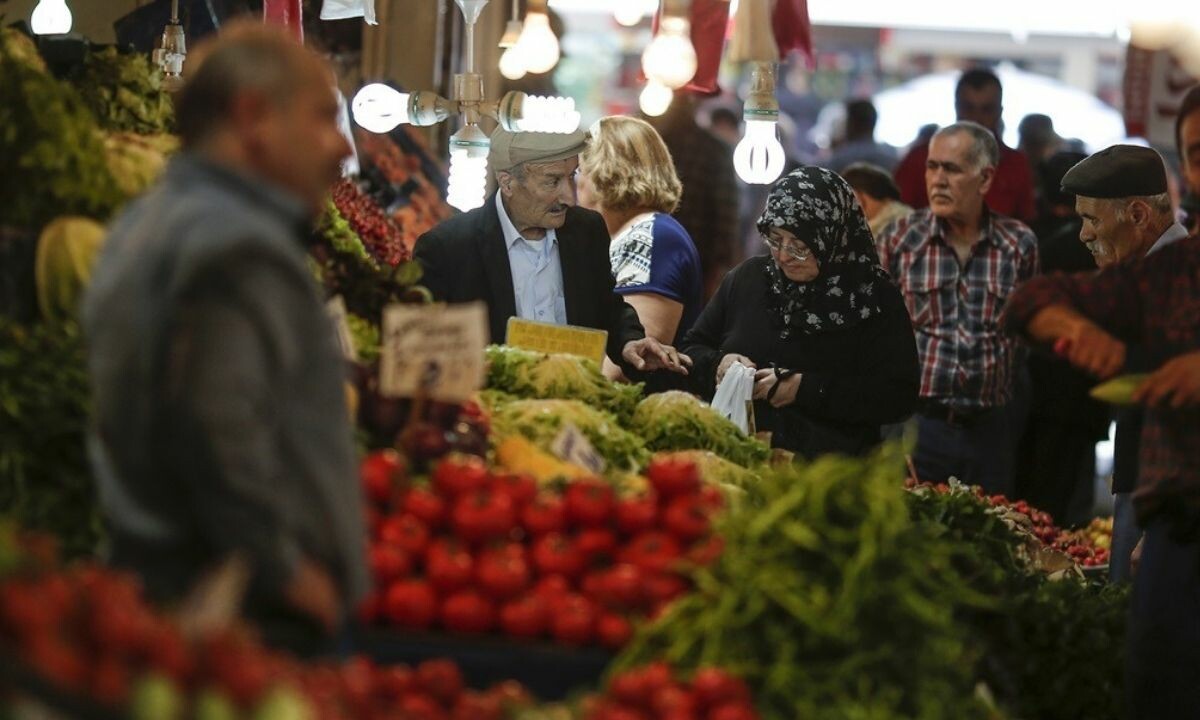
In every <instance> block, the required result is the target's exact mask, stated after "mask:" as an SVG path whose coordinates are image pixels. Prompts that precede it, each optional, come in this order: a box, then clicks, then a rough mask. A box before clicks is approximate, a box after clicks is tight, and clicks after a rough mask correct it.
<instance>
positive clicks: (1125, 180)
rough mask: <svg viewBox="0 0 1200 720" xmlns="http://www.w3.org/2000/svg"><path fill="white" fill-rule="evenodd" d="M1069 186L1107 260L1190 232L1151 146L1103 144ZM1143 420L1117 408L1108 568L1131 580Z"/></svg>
mask: <svg viewBox="0 0 1200 720" xmlns="http://www.w3.org/2000/svg"><path fill="white" fill-rule="evenodd" d="M1062 189H1063V191H1064V192H1069V193H1074V194H1075V208H1076V210H1078V212H1079V216H1080V217H1081V218H1082V219H1083V226H1082V228H1081V229H1080V231H1079V239H1080V240H1081V241H1082V242H1083V243H1084V244H1085V245H1086V246H1087V248H1088V250H1090V251H1091V252H1092V255H1093V257H1095V258H1096V264H1097V265H1098V266H1100V267H1101V268H1104V267H1108V266H1110V265H1113V264H1115V263H1124V262H1131V261H1135V260H1140V259H1142V258H1144V257H1146V256H1147V255H1150V254H1151V253H1154V252H1156V251H1158V250H1161V249H1162V248H1164V247H1166V246H1167V245H1170V244H1171V243H1173V242H1176V241H1178V240H1182V239H1183V238H1185V237H1187V235H1188V233H1187V230H1186V229H1184V227H1183V226H1182V225H1180V224H1179V223H1177V222H1175V214H1174V210H1173V208H1172V207H1171V198H1170V196H1169V195H1168V194H1167V170H1166V167H1165V166H1164V165H1163V161H1162V157H1161V156H1159V154H1158V152H1156V151H1154V150H1152V149H1150V148H1145V147H1138V146H1135V145H1114V146H1112V147H1110V148H1107V149H1104V150H1101V151H1100V152H1098V153H1096V154H1095V155H1092V156H1091V157H1089V158H1087V159H1085V160H1083V161H1082V162H1080V163H1079V164H1078V165H1076V166H1074V167H1073V168H1071V169H1070V170H1069V171H1067V174H1066V175H1064V176H1063V180H1062ZM1148 369H1150V368H1148V367H1146V365H1145V363H1144V361H1143V359H1142V358H1140V357H1138V356H1137V353H1134V354H1133V355H1132V356H1131V357H1130V358H1129V362H1128V370H1129V371H1130V372H1143V371H1145V370H1148ZM1142 425H1143V411H1142V409H1141V408H1129V409H1125V410H1122V411H1120V412H1119V413H1118V414H1117V437H1116V448H1115V452H1114V457H1113V486H1112V489H1113V493H1114V494H1115V496H1116V497H1115V502H1114V512H1113V543H1112V559H1111V564H1110V572H1109V577H1110V578H1111V579H1112V581H1113V582H1127V581H1128V580H1129V569H1130V555H1131V554H1132V552H1133V548H1134V546H1135V545H1136V544H1137V541H1138V538H1139V536H1140V535H1141V533H1140V531H1139V530H1138V527H1137V522H1136V519H1135V517H1134V512H1133V504H1132V500H1131V495H1132V493H1133V489H1134V486H1135V485H1136V483H1137V477H1138V471H1139V463H1138V454H1139V449H1140V446H1141V436H1142Z"/></svg>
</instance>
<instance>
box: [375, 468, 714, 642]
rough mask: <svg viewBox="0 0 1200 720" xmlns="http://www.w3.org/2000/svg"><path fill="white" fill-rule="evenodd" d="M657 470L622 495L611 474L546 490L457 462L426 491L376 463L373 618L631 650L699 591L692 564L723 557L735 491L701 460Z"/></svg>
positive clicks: (435, 474) (440, 471)
mask: <svg viewBox="0 0 1200 720" xmlns="http://www.w3.org/2000/svg"><path fill="white" fill-rule="evenodd" d="M646 475H647V478H648V480H649V484H650V486H651V489H650V490H648V491H646V492H644V493H641V494H637V495H632V496H629V497H618V496H617V494H616V493H615V492H614V490H613V488H612V487H611V486H610V485H609V484H608V483H606V482H604V481H603V480H599V479H586V480H577V481H573V482H571V483H569V484H567V485H565V486H564V487H563V488H561V489H545V488H539V487H538V486H537V484H536V483H535V482H534V481H533V480H532V479H530V478H528V477H525V476H520V475H509V474H503V473H493V472H491V471H490V470H489V468H488V467H487V466H486V465H485V464H484V463H483V461H482V460H480V459H479V458H476V457H471V456H450V457H447V458H445V459H443V460H442V461H441V462H440V463H438V464H437V465H436V466H435V467H434V468H433V471H432V474H431V477H430V481H429V483H428V485H427V486H424V485H416V484H413V483H410V482H409V480H408V478H407V477H406V471H405V466H404V461H403V459H402V457H401V456H399V455H397V454H396V453H392V452H381V453H375V454H373V455H371V456H369V457H367V458H366V459H365V460H364V462H363V464H362V479H363V483H364V487H365V490H366V494H367V496H368V498H369V500H370V502H369V505H370V508H369V510H368V513H369V518H368V520H369V524H370V527H371V537H372V541H371V548H370V565H371V570H372V573H373V575H374V578H375V583H376V591H375V593H374V594H373V595H372V597H371V598H369V599H368V601H367V603H366V604H365V605H364V607H363V609H362V617H363V619H365V620H367V621H369V622H375V623H382V624H391V625H396V626H400V627H404V628H411V629H426V628H435V627H436V628H441V629H443V630H445V631H448V632H451V633H460V634H482V633H492V632H499V633H502V634H504V635H507V636H512V637H516V638H528V639H533V638H546V637H548V638H551V639H553V640H554V641H555V642H558V643H563V644H569V645H590V644H599V645H602V646H604V647H608V648H612V649H616V648H620V647H621V646H623V645H624V644H625V643H626V642H627V641H628V640H629V638H630V636H631V634H632V631H633V622H635V621H637V620H638V619H640V618H642V617H646V616H654V615H655V614H656V613H658V612H660V611H661V610H662V609H663V608H664V607H665V606H666V605H667V604H668V603H669V602H671V601H672V600H674V599H675V598H677V597H679V596H680V595H681V594H683V593H685V592H687V591H688V589H689V585H688V582H687V580H686V579H685V576H684V575H683V574H682V572H681V571H682V570H684V569H686V568H687V567H688V566H695V565H706V564H708V563H711V562H712V561H713V560H715V559H716V558H717V557H718V556H719V554H720V552H721V540H720V538H719V537H718V536H716V535H714V534H713V533H712V531H711V518H712V517H713V516H714V515H715V514H716V513H717V512H718V511H719V510H720V508H721V507H722V504H723V497H722V495H721V493H720V491H718V490H716V489H715V488H711V487H705V486H703V485H702V484H701V482H700V477H699V474H698V471H697V469H696V466H695V465H694V464H693V463H690V462H679V461H673V460H667V461H657V462H653V463H651V464H650V466H649V467H648V468H647V471H646Z"/></svg>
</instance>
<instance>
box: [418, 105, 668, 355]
mask: <svg viewBox="0 0 1200 720" xmlns="http://www.w3.org/2000/svg"><path fill="white" fill-rule="evenodd" d="M586 140H587V134H586V133H584V132H574V133H566V134H558V133H534V132H517V133H514V132H508V131H506V130H504V129H503V128H497V129H496V130H495V132H493V133H492V136H491V143H490V148H489V154H488V166H489V167H490V168H491V169H492V170H493V171H494V172H495V174H496V183H497V184H498V185H499V189H498V190H497V192H495V193H494V194H493V195H492V196H491V197H489V198H488V199H487V201H486V202H485V203H484V204H483V206H482V207H479V208H476V209H474V210H471V211H470V212H466V213H463V214H462V215H458V216H456V217H453V218H450V219H449V220H447V221H445V222H443V223H441V224H440V225H438V226H437V227H435V228H433V229H432V230H430V231H429V232H427V233H425V234H424V235H422V236H421V237H420V238H419V239H418V240H417V245H416V248H415V250H414V253H413V254H414V256H415V257H416V259H417V260H418V261H419V262H420V263H421V267H422V268H423V269H424V271H425V275H424V277H423V279H422V283H423V284H424V285H425V287H427V288H428V289H429V291H430V292H431V293H432V294H433V297H434V299H436V300H440V301H444V302H451V303H463V302H472V301H476V300H482V301H483V302H484V303H485V304H486V305H487V309H488V327H489V329H490V331H491V339H492V342H495V343H502V342H504V340H505V337H506V335H507V325H508V319H509V318H510V317H519V318H523V319H526V320H532V321H535V322H543V323H549V324H553V325H578V326H582V327H589V328H594V329H597V330H605V331H607V332H608V347H607V354H608V357H609V358H610V359H611V360H612V361H613V362H615V363H617V364H618V365H621V366H622V368H623V369H624V370H626V373H627V375H628V374H629V371H630V370H632V371H648V370H658V369H662V368H666V369H668V370H671V371H674V372H680V373H684V374H686V372H687V365H690V360H689V359H688V358H687V356H685V355H682V354H680V353H679V352H677V351H676V350H675V348H672V347H669V346H666V345H662V344H660V343H659V342H658V341H656V340H655V339H653V338H648V337H646V333H645V330H643V328H642V325H641V323H640V322H638V316H637V312H636V311H634V309H633V307H631V306H630V305H629V304H628V303H626V302H625V301H624V300H623V299H622V298H621V296H620V295H618V294H616V293H614V292H613V287H614V281H613V276H612V270H611V264H610V263H609V260H608V246H609V242H610V238H609V234H608V229H607V227H606V226H605V224H604V218H603V217H601V216H600V215H599V213H595V212H592V211H590V210H584V209H583V208H579V207H576V206H575V175H576V170H577V169H578V168H579V153H580V152H582V151H583V148H584V144H585V142H586Z"/></svg>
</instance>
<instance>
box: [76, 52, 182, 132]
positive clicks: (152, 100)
mask: <svg viewBox="0 0 1200 720" xmlns="http://www.w3.org/2000/svg"><path fill="white" fill-rule="evenodd" d="M71 80H72V82H73V83H74V85H75V87H76V88H78V90H79V92H80V94H81V95H82V96H83V101H84V102H85V103H86V104H87V106H88V108H89V109H90V110H91V111H92V114H93V115H95V116H96V119H97V120H98V121H99V122H100V125H101V127H103V128H104V129H105V130H113V131H122V130H124V131H130V132H135V133H144V134H153V133H169V132H172V130H173V128H174V126H175V107H174V105H173V104H172V103H171V96H170V94H168V93H167V91H166V90H165V89H164V88H163V85H162V73H161V72H159V70H158V68H156V67H154V65H153V64H151V62H150V57H149V56H148V55H146V54H145V53H120V52H117V49H116V48H112V47H110V48H105V49H104V50H101V51H99V52H93V53H91V54H90V55H88V57H87V59H86V60H85V61H84V63H83V65H82V66H81V68H80V69H79V71H78V72H77V73H76V74H75V75H74V77H72V78H71Z"/></svg>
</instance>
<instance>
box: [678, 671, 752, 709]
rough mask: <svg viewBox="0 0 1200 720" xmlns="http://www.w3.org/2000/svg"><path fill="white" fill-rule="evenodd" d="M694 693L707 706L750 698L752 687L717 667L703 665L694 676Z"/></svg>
mask: <svg viewBox="0 0 1200 720" xmlns="http://www.w3.org/2000/svg"><path fill="white" fill-rule="evenodd" d="M692 693H693V694H694V695H695V696H696V700H697V701H698V702H699V703H700V705H701V706H702V707H705V708H714V707H717V706H719V705H724V704H726V703H737V702H749V700H750V689H749V688H747V687H746V683H744V682H743V681H742V680H741V678H736V677H734V676H732V675H730V674H729V673H727V672H725V671H724V670H722V669H720V668H715V667H703V668H700V669H699V670H697V671H696V674H695V675H693V676H692Z"/></svg>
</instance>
